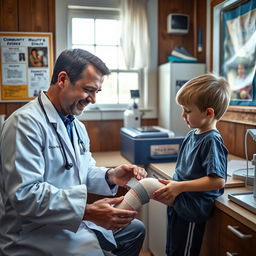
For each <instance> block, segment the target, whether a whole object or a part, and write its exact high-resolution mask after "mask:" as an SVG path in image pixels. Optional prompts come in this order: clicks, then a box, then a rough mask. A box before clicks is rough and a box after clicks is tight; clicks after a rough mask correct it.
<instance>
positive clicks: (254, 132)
mask: <svg viewBox="0 0 256 256" xmlns="http://www.w3.org/2000/svg"><path fill="white" fill-rule="evenodd" d="M247 131H248V132H249V134H250V135H251V136H252V138H253V140H255V141H256V129H248V130H247Z"/></svg>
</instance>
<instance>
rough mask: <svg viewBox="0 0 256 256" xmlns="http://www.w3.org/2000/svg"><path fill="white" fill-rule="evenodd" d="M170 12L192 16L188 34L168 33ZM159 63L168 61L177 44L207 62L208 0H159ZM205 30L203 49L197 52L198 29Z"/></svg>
mask: <svg viewBox="0 0 256 256" xmlns="http://www.w3.org/2000/svg"><path fill="white" fill-rule="evenodd" d="M170 13H183V14H188V15H189V16H190V28H189V33H188V34H187V35H173V34H168V33H167V16H168V14H170ZM158 24H159V26H158V44H159V47H158V64H163V63H166V62H167V56H169V55H170V53H171V50H172V49H173V48H174V47H175V46H176V45H181V46H183V47H185V48H186V49H187V50H188V51H189V52H190V53H191V54H193V55H195V56H197V57H198V59H199V60H200V61H203V62H205V55H206V49H205V37H206V1H205V0H191V1H186V0H172V1H169V0H159V1H158ZM199 27H200V28H202V30H203V39H204V40H203V51H202V52H201V53H200V54H199V53H198V52H197V29H198V28H199Z"/></svg>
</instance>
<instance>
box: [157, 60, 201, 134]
mask: <svg viewBox="0 0 256 256" xmlns="http://www.w3.org/2000/svg"><path fill="white" fill-rule="evenodd" d="M158 72H159V126H161V127H163V128H166V129H168V130H171V131H174V132H175V133H180V134H186V133H187V132H188V131H189V128H188V126H187V124H186V123H185V122H184V120H183V118H182V117H181V113H182V110H181V107H180V106H179V105H177V103H176V100H175V97H176V93H177V91H178V90H179V89H180V87H181V86H182V85H183V84H184V83H186V82H187V81H188V80H190V79H191V78H194V77H196V76H199V75H202V74H204V73H205V64H204V63H199V62H195V63H179V62H168V63H166V64H162V65H160V66H159V69H158Z"/></svg>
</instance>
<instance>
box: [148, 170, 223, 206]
mask: <svg viewBox="0 0 256 256" xmlns="http://www.w3.org/2000/svg"><path fill="white" fill-rule="evenodd" d="M159 181H160V182H161V183H163V184H165V185H166V186H164V187H163V188H160V189H158V190H156V191H154V192H153V198H154V199H155V200H158V201H162V200H164V201H166V200H172V201H173V200H174V199H175V197H176V196H178V195H179V194H180V193H182V192H196V191H210V190H215V189H220V188H223V187H224V185H225V180H224V179H223V178H221V177H219V176H217V175H211V176H206V177H202V178H199V179H195V180H188V181H173V180H162V179H159Z"/></svg>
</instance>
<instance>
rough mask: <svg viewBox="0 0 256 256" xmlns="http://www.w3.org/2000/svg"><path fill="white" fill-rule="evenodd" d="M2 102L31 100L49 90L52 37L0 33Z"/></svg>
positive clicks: (47, 35)
mask: <svg viewBox="0 0 256 256" xmlns="http://www.w3.org/2000/svg"><path fill="white" fill-rule="evenodd" d="M0 43H1V48H0V52H1V62H0V65H1V66H0V68H1V69H0V70H1V72H0V82H1V84H0V86H1V101H19V100H30V99H33V98H34V97H36V96H38V94H39V92H40V91H41V90H46V89H47V88H48V87H49V86H50V79H51V75H52V68H53V49H52V34H51V33H25V32H24V33H22V32H0Z"/></svg>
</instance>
